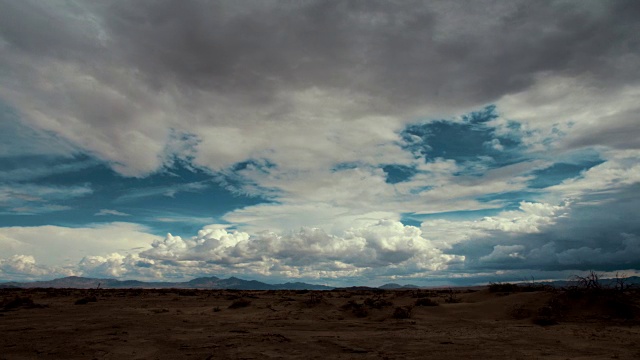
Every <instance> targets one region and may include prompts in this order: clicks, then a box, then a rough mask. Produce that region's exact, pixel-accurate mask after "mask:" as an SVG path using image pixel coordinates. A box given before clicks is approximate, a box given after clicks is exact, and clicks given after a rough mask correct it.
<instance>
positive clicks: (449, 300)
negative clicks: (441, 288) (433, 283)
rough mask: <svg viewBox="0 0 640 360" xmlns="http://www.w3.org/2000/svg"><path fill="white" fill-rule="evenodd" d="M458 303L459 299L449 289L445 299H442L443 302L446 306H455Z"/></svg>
mask: <svg viewBox="0 0 640 360" xmlns="http://www.w3.org/2000/svg"><path fill="white" fill-rule="evenodd" d="M460 301H461V300H460V298H459V297H457V296H456V294H455V292H454V291H453V289H449V291H447V297H446V298H445V299H444V302H446V303H447V304H457V303H459V302H460Z"/></svg>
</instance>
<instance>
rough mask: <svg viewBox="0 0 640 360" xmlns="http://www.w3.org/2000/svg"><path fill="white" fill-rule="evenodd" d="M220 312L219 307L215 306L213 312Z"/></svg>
mask: <svg viewBox="0 0 640 360" xmlns="http://www.w3.org/2000/svg"><path fill="white" fill-rule="evenodd" d="M220 311H222V310H221V309H220V306H216V307H214V308H213V312H220Z"/></svg>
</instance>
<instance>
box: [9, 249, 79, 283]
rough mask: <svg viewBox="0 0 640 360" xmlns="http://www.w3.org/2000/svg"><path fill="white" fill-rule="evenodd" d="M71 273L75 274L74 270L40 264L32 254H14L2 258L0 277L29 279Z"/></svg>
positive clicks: (68, 274)
mask: <svg viewBox="0 0 640 360" xmlns="http://www.w3.org/2000/svg"><path fill="white" fill-rule="evenodd" d="M70 275H75V273H74V271H73V270H70V269H64V268H61V267H49V266H42V265H39V264H37V263H36V259H35V258H34V257H33V256H31V255H13V256H10V257H8V258H6V259H2V258H0V277H2V279H3V280H7V279H11V280H21V281H28V280H39V279H42V278H43V277H50V276H70Z"/></svg>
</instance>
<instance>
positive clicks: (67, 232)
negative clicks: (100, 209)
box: [0, 222, 158, 266]
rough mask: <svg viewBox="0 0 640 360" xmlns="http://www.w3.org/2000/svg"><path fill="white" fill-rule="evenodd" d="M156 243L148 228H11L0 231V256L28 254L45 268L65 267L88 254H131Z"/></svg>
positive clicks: (129, 225)
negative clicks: (50, 266) (0, 254)
mask: <svg viewBox="0 0 640 360" xmlns="http://www.w3.org/2000/svg"><path fill="white" fill-rule="evenodd" d="M156 239H158V237H157V236H155V235H152V234H149V233H148V229H147V228H145V227H143V226H141V225H137V224H132V223H123V222H113V223H107V224H98V225H93V226H90V227H79V228H69V227H62V226H52V225H45V226H33V227H19V226H14V227H3V228H0V252H1V253H2V254H5V256H11V255H18V254H29V255H31V256H33V257H35V258H36V259H38V262H40V263H42V264H43V265H47V266H49V265H63V264H64V265H68V264H76V263H77V262H78V261H80V259H82V258H83V257H84V256H86V255H87V254H94V255H106V254H109V253H112V252H120V253H131V252H133V249H135V248H146V247H148V246H149V245H150V244H151V243H152V242H153V241H154V240H156Z"/></svg>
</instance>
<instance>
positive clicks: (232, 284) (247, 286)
mask: <svg viewBox="0 0 640 360" xmlns="http://www.w3.org/2000/svg"><path fill="white" fill-rule="evenodd" d="M0 288H75V289H95V288H102V289H132V288H137V289H162V288H173V289H237V290H331V289H333V287H330V286H325V285H315V284H307V283H303V282H287V283H284V284H267V283H263V282H260V281H256V280H243V279H239V278H236V277H230V278H228V279H220V278H218V277H215V276H210V277H201V278H196V279H193V280H190V281H185V282H146V281H138V280H115V279H95V278H85V277H78V276H68V277H64V278H59V279H54V280H49V281H34V282H5V283H0Z"/></svg>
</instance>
